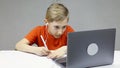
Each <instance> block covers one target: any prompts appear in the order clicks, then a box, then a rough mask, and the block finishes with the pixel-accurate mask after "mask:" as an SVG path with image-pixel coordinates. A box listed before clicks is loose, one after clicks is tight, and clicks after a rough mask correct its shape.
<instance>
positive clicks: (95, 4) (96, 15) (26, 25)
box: [0, 0, 120, 50]
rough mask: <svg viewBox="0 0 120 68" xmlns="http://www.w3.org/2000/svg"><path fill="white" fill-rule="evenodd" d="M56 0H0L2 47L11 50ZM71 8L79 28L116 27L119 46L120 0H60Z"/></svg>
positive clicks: (116, 46) (41, 23) (117, 45)
mask: <svg viewBox="0 0 120 68" xmlns="http://www.w3.org/2000/svg"><path fill="white" fill-rule="evenodd" d="M54 1H55V0H0V50H11V49H14V48H15V44H16V43H17V42H18V41H19V40H21V39H22V38H23V37H24V36H25V35H26V34H27V33H28V32H29V31H30V30H31V29H32V28H34V27H35V26H37V25H43V24H44V23H43V20H44V17H45V13H46V9H47V7H48V6H49V5H50V4H51V3H53V2H54ZM59 2H61V3H63V4H64V5H66V6H67V7H68V9H69V11H70V20H69V24H70V25H71V26H72V27H73V28H74V29H75V30H76V31H83V30H94V29H104V28H116V29H117V34H116V45H115V48H116V50H120V46H119V45H120V0H60V1H59Z"/></svg>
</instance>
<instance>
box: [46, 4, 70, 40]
mask: <svg viewBox="0 0 120 68" xmlns="http://www.w3.org/2000/svg"><path fill="white" fill-rule="evenodd" d="M68 15H69V11H68V9H67V8H66V7H65V6H64V5H63V4H59V3H53V4H51V5H50V6H49V7H48V9H47V12H46V19H45V20H44V21H45V23H48V24H47V27H48V32H49V33H50V34H51V35H53V36H54V37H55V38H60V37H61V35H62V34H63V33H64V31H65V30H66V26H67V24H68V23H67V22H68Z"/></svg>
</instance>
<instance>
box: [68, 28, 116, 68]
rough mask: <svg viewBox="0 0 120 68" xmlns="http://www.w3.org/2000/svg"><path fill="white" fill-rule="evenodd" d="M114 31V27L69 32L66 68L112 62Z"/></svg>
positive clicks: (78, 67)
mask: <svg viewBox="0 0 120 68" xmlns="http://www.w3.org/2000/svg"><path fill="white" fill-rule="evenodd" d="M115 33H116V29H115V28H112V29H100V30H91V31H80V32H73V33H69V34H68V51H67V63H66V68H86V67H94V66H95V67H96V66H101V65H108V64H112V63H113V58H114V47H115Z"/></svg>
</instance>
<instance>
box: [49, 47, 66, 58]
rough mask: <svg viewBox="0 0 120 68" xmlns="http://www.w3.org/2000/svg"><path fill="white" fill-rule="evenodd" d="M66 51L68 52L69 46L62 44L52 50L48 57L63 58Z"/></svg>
mask: <svg viewBox="0 0 120 68" xmlns="http://www.w3.org/2000/svg"><path fill="white" fill-rule="evenodd" d="M66 52H67V46H62V47H61V48H59V49H57V50H53V51H51V52H50V53H49V55H48V56H47V57H48V58H51V59H56V58H61V57H63V56H64V55H65V54H66Z"/></svg>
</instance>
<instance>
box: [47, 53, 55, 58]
mask: <svg viewBox="0 0 120 68" xmlns="http://www.w3.org/2000/svg"><path fill="white" fill-rule="evenodd" d="M47 57H48V58H50V59H55V58H56V57H57V55H56V54H53V53H52V54H49V55H48V56H47Z"/></svg>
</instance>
